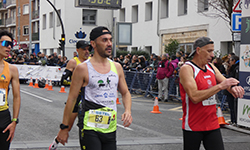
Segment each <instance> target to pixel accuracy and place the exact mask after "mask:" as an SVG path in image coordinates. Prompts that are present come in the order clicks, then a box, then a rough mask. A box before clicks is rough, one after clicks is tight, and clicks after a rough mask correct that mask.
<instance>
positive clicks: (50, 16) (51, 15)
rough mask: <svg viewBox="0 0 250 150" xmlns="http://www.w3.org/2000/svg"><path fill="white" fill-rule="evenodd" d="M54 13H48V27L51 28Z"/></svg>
mask: <svg viewBox="0 0 250 150" xmlns="http://www.w3.org/2000/svg"><path fill="white" fill-rule="evenodd" d="M53 18H54V13H53V12H50V13H49V27H50V28H53V27H54V19H53Z"/></svg>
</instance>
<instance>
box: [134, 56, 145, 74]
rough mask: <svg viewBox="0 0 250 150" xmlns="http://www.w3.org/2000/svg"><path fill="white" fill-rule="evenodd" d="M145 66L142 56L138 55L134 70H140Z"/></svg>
mask: <svg viewBox="0 0 250 150" xmlns="http://www.w3.org/2000/svg"><path fill="white" fill-rule="evenodd" d="M145 67H146V64H145V60H144V58H143V57H141V56H140V57H139V58H138V62H137V66H136V70H138V71H141V70H142V69H144V68H145Z"/></svg>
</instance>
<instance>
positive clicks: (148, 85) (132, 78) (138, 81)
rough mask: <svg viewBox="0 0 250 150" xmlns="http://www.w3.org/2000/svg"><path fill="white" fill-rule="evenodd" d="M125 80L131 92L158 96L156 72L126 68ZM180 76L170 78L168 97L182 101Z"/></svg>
mask: <svg viewBox="0 0 250 150" xmlns="http://www.w3.org/2000/svg"><path fill="white" fill-rule="evenodd" d="M124 74H125V80H126V82H127V85H128V89H129V91H130V93H135V94H141V95H143V94H144V96H145V97H147V96H152V97H156V96H158V84H157V79H156V73H154V72H153V73H144V72H139V71H128V70H124ZM178 78H179V77H178V76H175V77H171V78H169V85H168V89H169V90H168V97H169V99H172V100H173V99H176V100H177V101H180V102H181V98H180V94H179V90H178V87H179V83H177V82H176V81H179V80H178Z"/></svg>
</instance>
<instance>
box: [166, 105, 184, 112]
mask: <svg viewBox="0 0 250 150" xmlns="http://www.w3.org/2000/svg"><path fill="white" fill-rule="evenodd" d="M169 110H170V111H179V112H182V106H180V107H175V108H172V109H169Z"/></svg>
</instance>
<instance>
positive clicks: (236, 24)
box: [232, 13, 241, 32]
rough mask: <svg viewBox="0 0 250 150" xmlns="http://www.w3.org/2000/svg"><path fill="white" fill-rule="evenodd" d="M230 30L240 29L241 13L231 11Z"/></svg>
mask: <svg viewBox="0 0 250 150" xmlns="http://www.w3.org/2000/svg"><path fill="white" fill-rule="evenodd" d="M232 31H236V32H237V31H238V32H240V31H241V14H240V13H232Z"/></svg>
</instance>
